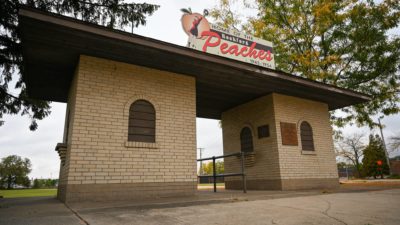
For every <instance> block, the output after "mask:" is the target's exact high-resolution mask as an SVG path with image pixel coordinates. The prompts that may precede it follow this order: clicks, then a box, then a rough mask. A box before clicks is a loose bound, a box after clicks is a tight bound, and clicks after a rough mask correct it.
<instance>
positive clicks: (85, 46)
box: [19, 8, 370, 119]
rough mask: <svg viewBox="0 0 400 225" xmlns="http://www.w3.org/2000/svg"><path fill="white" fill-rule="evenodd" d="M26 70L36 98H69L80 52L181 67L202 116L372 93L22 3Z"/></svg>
mask: <svg viewBox="0 0 400 225" xmlns="http://www.w3.org/2000/svg"><path fill="white" fill-rule="evenodd" d="M19 26H20V32H21V39H22V47H23V57H24V65H25V67H24V69H25V71H24V74H23V75H24V76H23V79H24V81H25V83H26V85H27V91H28V95H29V96H30V97H32V98H36V99H42V100H48V101H56V102H67V98H68V91H69V87H70V84H71V80H72V77H73V74H74V71H75V68H76V66H77V63H78V60H79V56H80V55H88V56H94V57H100V58H105V59H110V60H115V61H119V62H125V63H130V64H136V65H141V66H146V67H150V68H154V69H159V70H165V71H170V72H174V73H180V74H184V75H188V76H193V77H195V78H196V103H197V117H202V118H210V119H220V118H221V113H222V112H223V111H226V110H228V109H230V108H233V107H235V106H237V105H240V104H243V103H245V102H248V101H250V100H252V99H255V98H258V97H261V96H264V95H267V94H270V93H280V94H284V95H290V96H296V97H300V98H305V99H310V100H314V101H318V102H324V103H326V104H328V106H329V109H330V110H334V109H339V108H342V107H346V106H350V105H354V104H359V103H363V102H366V101H369V100H370V97H369V96H368V95H365V94H361V93H358V92H355V91H351V90H347V89H343V88H339V87H335V86H332V85H327V84H323V83H320V82H316V81H312V80H309V79H305V78H301V77H298V76H294V75H290V74H287V73H284V72H280V71H275V70H270V69H266V68H263V67H259V66H255V65H251V64H247V63H242V62H238V61H235V60H231V59H227V58H223V57H219V56H215V55H210V54H207V53H203V52H200V51H196V50H192V49H189V48H186V47H182V46H178V45H174V44H170V43H166V42H162V41H159V40H155V39H151V38H147V37H143V36H139V35H135V34H130V33H127V32H123V31H118V30H113V29H109V28H106V27H103V26H98V25H95V24H91V23H87V22H83V21H80V20H76V19H73V18H69V17H65V16H60V15H56V14H51V13H44V12H41V11H37V10H34V9H27V8H21V9H20V11H19Z"/></svg>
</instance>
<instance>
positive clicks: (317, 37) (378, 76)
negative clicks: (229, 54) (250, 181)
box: [211, 0, 400, 127]
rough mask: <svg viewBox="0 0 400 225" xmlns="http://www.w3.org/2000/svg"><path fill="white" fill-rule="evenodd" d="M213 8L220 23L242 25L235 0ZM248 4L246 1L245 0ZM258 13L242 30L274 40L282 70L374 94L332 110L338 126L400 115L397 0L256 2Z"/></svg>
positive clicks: (222, 1)
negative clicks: (369, 98)
mask: <svg viewBox="0 0 400 225" xmlns="http://www.w3.org/2000/svg"><path fill="white" fill-rule="evenodd" d="M219 2H220V3H219V5H218V6H217V7H216V8H215V9H213V10H212V11H211V15H212V16H214V18H215V19H216V21H217V23H218V24H220V25H222V26H226V27H231V26H235V27H238V24H239V23H240V21H238V20H237V18H238V17H236V16H235V15H233V14H234V13H233V12H232V10H231V6H232V4H235V3H237V1H235V0H220V1H219ZM245 2H246V1H245ZM253 7H255V9H256V10H257V11H258V14H257V16H255V17H252V18H249V19H248V21H249V22H246V23H243V22H241V24H244V26H243V28H242V29H243V30H245V31H247V32H250V33H253V35H255V36H257V37H260V38H263V39H266V40H270V41H272V42H273V43H274V49H275V50H274V52H275V62H276V67H277V69H279V70H283V71H286V72H289V73H292V74H295V75H298V76H302V77H306V78H309V79H313V80H317V81H320V82H324V83H327V84H332V85H336V86H339V87H344V88H349V89H353V90H356V91H360V92H363V93H365V94H369V95H371V96H372V101H370V102H368V103H365V104H359V105H355V106H352V107H348V108H345V109H342V111H343V112H344V113H342V114H340V116H339V115H337V114H332V121H333V122H334V123H335V124H336V125H337V126H339V127H342V126H344V125H345V124H347V123H354V122H355V123H357V124H358V125H369V126H370V127H374V126H376V125H377V124H376V123H375V122H374V121H373V120H372V116H374V115H377V114H381V113H382V114H384V115H391V114H397V113H399V111H400V109H399V107H398V103H399V100H400V96H399V94H400V73H399V66H400V37H399V36H395V35H390V34H389V31H390V30H391V29H393V28H396V27H398V26H399V23H400V4H399V2H398V0H383V1H380V3H378V4H377V3H375V2H374V1H373V0H340V1H336V0H257V1H256V5H255V6H253Z"/></svg>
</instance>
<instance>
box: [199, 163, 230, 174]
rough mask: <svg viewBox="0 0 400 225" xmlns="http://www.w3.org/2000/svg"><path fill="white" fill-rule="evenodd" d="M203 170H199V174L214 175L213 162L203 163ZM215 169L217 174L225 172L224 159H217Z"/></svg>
mask: <svg viewBox="0 0 400 225" xmlns="http://www.w3.org/2000/svg"><path fill="white" fill-rule="evenodd" d="M202 168H203V172H202V173H201V171H199V174H201V175H212V174H213V163H212V162H208V163H203V165H202ZM215 170H216V173H217V174H222V173H224V171H225V170H224V161H216V162H215Z"/></svg>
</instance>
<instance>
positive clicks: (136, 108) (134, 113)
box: [128, 100, 156, 143]
mask: <svg viewBox="0 0 400 225" xmlns="http://www.w3.org/2000/svg"><path fill="white" fill-rule="evenodd" d="M128 141H136V142H153V143H154V142H156V111H155V110H154V106H153V105H152V104H151V103H150V102H148V101H145V100H137V101H135V102H134V103H132V105H131V107H130V108H129V127H128Z"/></svg>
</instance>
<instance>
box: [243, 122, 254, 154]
mask: <svg viewBox="0 0 400 225" xmlns="http://www.w3.org/2000/svg"><path fill="white" fill-rule="evenodd" d="M240 147H241V149H240V150H241V151H242V152H253V151H254V148H253V135H252V134H251V130H250V128H248V127H244V128H243V129H242V131H241V132H240Z"/></svg>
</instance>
